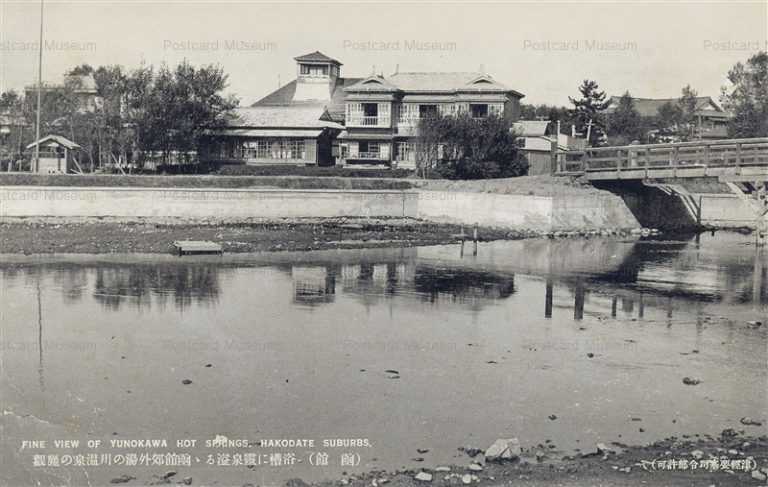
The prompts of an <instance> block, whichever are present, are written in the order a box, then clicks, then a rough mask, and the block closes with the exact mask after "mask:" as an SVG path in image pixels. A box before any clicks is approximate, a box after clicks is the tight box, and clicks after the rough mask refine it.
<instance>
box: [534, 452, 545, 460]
mask: <svg viewBox="0 0 768 487" xmlns="http://www.w3.org/2000/svg"><path fill="white" fill-rule="evenodd" d="M545 457H546V455H544V452H543V451H541V450H539V451H537V452H536V461H537V462H543V461H544V458H545Z"/></svg>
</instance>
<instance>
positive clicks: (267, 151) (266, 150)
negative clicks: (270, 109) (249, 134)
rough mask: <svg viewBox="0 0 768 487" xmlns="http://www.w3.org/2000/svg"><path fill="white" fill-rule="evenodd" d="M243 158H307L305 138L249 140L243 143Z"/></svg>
mask: <svg viewBox="0 0 768 487" xmlns="http://www.w3.org/2000/svg"><path fill="white" fill-rule="evenodd" d="M242 158H243V159H277V160H280V159H305V158H306V151H305V148H304V140H303V139H268V138H261V139H256V140H249V141H247V142H244V143H243V145H242Z"/></svg>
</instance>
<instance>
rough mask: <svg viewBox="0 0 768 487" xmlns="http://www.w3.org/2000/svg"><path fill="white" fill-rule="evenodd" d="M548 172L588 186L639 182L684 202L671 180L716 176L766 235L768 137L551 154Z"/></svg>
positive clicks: (767, 229) (685, 197)
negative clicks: (576, 178)
mask: <svg viewBox="0 0 768 487" xmlns="http://www.w3.org/2000/svg"><path fill="white" fill-rule="evenodd" d="M553 169H554V173H555V174H556V175H561V176H583V177H585V178H586V179H587V180H589V181H592V182H606V183H607V182H613V183H616V182H621V181H632V180H634V181H641V182H643V183H644V184H646V185H648V186H655V187H658V188H659V189H662V190H663V191H666V192H668V193H674V194H677V196H679V197H680V198H681V199H682V200H683V201H684V202H686V200H687V199H690V198H688V197H689V196H690V195H689V194H687V191H685V190H684V189H682V188H681V187H680V186H679V185H677V184H675V181H676V180H679V178H715V179H716V180H717V181H719V182H721V183H724V184H725V185H727V186H728V187H729V188H730V190H731V192H732V193H734V194H736V195H737V196H738V197H740V198H742V200H743V201H744V202H745V203H746V204H747V206H748V207H750V208H752V210H753V211H754V215H755V219H756V226H757V228H758V234H759V235H761V234H764V233H766V232H768V138H753V139H727V140H712V141H695V142H679V143H672V144H647V145H640V144H637V145H627V146H620V147H593V148H587V149H585V150H580V151H567V152H565V153H556V151H555V150H553ZM678 182H679V181H678ZM691 211H696V208H693V209H692V210H691Z"/></svg>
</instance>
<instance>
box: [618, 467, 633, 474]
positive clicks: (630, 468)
mask: <svg viewBox="0 0 768 487" xmlns="http://www.w3.org/2000/svg"><path fill="white" fill-rule="evenodd" d="M631 471H632V467H624V468H620V469H619V472H624V473H629V472H631Z"/></svg>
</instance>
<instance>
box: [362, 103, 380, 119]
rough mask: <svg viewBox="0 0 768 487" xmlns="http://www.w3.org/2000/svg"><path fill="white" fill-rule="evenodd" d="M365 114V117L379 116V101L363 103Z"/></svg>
mask: <svg viewBox="0 0 768 487" xmlns="http://www.w3.org/2000/svg"><path fill="white" fill-rule="evenodd" d="M363 116H364V117H378V116H379V104H378V103H363Z"/></svg>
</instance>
